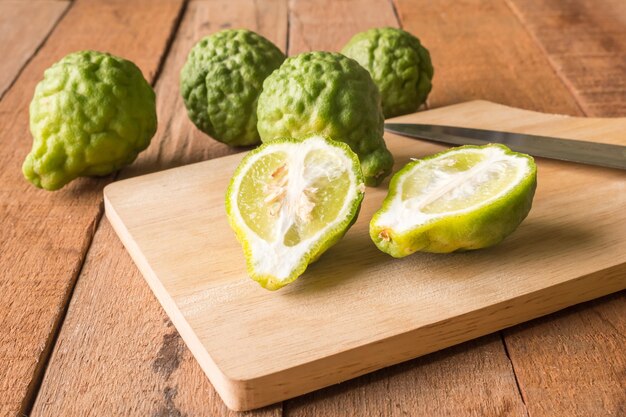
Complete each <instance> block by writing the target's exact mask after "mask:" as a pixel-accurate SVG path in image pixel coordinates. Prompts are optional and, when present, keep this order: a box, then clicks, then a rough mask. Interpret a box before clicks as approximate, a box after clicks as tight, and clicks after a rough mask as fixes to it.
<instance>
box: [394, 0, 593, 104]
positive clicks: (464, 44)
mask: <svg viewBox="0 0 626 417" xmlns="http://www.w3.org/2000/svg"><path fill="white" fill-rule="evenodd" d="M395 3H396V5H397V10H398V14H399V16H400V20H401V21H402V25H403V28H404V29H406V30H408V31H410V32H411V33H413V34H415V35H416V36H417V37H419V38H420V39H421V40H422V43H423V44H424V45H425V46H426V47H427V48H428V49H429V50H430V52H431V57H432V60H433V65H434V67H435V76H434V79H433V91H432V93H431V94H430V96H429V98H428V105H429V107H430V108H434V107H440V106H445V105H449V104H453V103H459V102H462V101H467V100H472V99H482V100H491V101H494V102H496V103H501V104H506V105H510V106H515V107H520V108H525V109H529V110H535V111H541V112H547V113H559V114H570V115H581V112H580V110H579V108H578V105H577V103H576V101H575V100H574V98H573V97H572V95H571V94H570V93H569V91H568V89H567V87H566V86H565V84H564V83H563V82H562V81H561V80H560V79H559V78H558V77H557V76H556V74H555V73H554V70H553V69H552V68H551V67H550V65H549V61H548V59H547V58H546V57H545V55H544V54H543V53H542V51H541V49H540V48H538V47H537V45H536V43H535V42H534V40H533V39H532V38H531V36H530V35H529V34H528V32H527V31H526V29H525V28H524V26H523V25H522V24H521V23H520V22H519V20H518V19H517V18H516V17H515V15H514V14H513V13H512V12H511V10H510V9H509V7H508V6H507V5H506V3H505V2H504V1H503V0H488V1H483V0H460V1H456V0H443V1H436V2H434V1H427V0H395Z"/></svg>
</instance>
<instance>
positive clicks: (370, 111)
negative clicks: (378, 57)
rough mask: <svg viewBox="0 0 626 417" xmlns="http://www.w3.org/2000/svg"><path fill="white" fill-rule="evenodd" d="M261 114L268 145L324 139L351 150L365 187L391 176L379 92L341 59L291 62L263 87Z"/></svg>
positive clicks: (314, 55) (323, 55)
mask: <svg viewBox="0 0 626 417" xmlns="http://www.w3.org/2000/svg"><path fill="white" fill-rule="evenodd" d="M257 113H258V117H259V123H258V128H259V133H260V134H261V139H262V140H263V142H269V141H272V140H275V139H277V138H283V137H292V138H302V137H306V136H308V135H311V134H319V135H323V136H327V137H330V138H332V139H334V140H339V141H342V142H345V143H347V144H348V145H350V148H352V150H353V151H354V152H355V153H356V154H357V155H358V156H359V159H360V161H361V169H362V170H363V175H364V176H365V184H367V185H378V184H379V183H380V182H381V181H382V180H383V178H385V177H386V176H387V175H389V173H390V172H391V167H392V166H393V157H392V156H391V153H389V151H388V150H387V147H386V146H385V141H384V139H383V123H384V117H383V114H382V110H381V107H380V95H379V93H378V89H377V88H376V85H375V84H374V82H373V81H372V78H371V77H370V75H369V74H368V72H367V71H366V70H365V69H363V67H361V66H360V65H359V64H358V63H357V62H356V61H354V60H352V59H350V58H346V57H345V56H343V55H341V54H338V53H330V52H309V53H304V54H300V55H297V56H294V57H291V58H289V59H287V60H286V61H285V62H284V63H283V65H281V67H280V68H279V69H278V70H276V71H274V72H273V73H272V74H271V75H270V76H269V77H267V79H266V80H265V82H264V83H263V91H262V93H261V95H260V96H259V104H258V107H257Z"/></svg>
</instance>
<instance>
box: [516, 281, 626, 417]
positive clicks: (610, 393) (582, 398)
mask: <svg viewBox="0 0 626 417" xmlns="http://www.w3.org/2000/svg"><path fill="white" fill-rule="evenodd" d="M625 275H626V273H625ZM624 279H626V278H624ZM625 305H626V292H624V291H622V292H620V293H618V294H614V295H611V296H608V297H605V298H603V299H599V300H596V301H592V302H589V303H587V304H583V305H580V306H576V307H572V308H570V309H568V310H565V311H563V312H560V313H557V314H555V315H553V316H550V317H546V318H545V319H540V320H537V321H534V322H531V323H528V324H524V325H521V326H517V327H515V328H513V329H510V330H506V331H505V335H506V344H507V346H508V349H509V352H510V355H511V360H512V361H513V365H514V367H515V371H516V373H517V376H518V379H519V381H520V387H521V390H522V393H523V395H524V398H525V400H526V405H527V407H528V411H529V414H530V415H531V416H537V417H544V416H545V417H548V416H554V415H562V416H573V417H577V416H580V417H583V416H622V415H626V352H625V351H624V349H625V348H624V347H625V346H626V314H625V312H626V308H624V306H625Z"/></svg>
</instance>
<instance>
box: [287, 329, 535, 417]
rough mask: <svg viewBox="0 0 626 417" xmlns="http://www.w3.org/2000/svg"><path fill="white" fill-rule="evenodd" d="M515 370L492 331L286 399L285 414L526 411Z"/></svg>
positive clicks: (517, 413) (499, 413)
mask: <svg viewBox="0 0 626 417" xmlns="http://www.w3.org/2000/svg"><path fill="white" fill-rule="evenodd" d="M511 374H512V371H511V364H510V362H509V361H508V359H507V357H506V355H503V354H502V342H501V339H500V336H499V335H497V334H493V335H489V336H486V337H483V338H481V339H477V340H473V341H471V342H467V343H464V344H461V345H457V346H455V347H452V348H449V349H446V350H442V351H439V352H436V353H433V354H431V355H428V356H424V357H422V358H419V359H416V360H413V361H411V362H408V363H403V364H400V365H396V366H393V367H390V368H385V369H382V370H380V371H378V372H374V373H371V374H368V375H364V376H362V377H360V378H357V379H354V380H351V381H347V382H345V383H342V384H340V385H336V386H333V387H329V388H326V389H323V390H320V391H315V392H313V393H311V394H307V395H304V396H302V397H299V398H295V399H293V400H291V401H285V403H284V406H283V407H284V415H285V416H289V417H317V416H374V415H375V416H385V417H395V416H397V417H401V416H404V417H406V416H466V415H476V416H487V415H494V416H526V415H527V414H526V413H525V410H524V407H523V405H522V404H521V401H520V399H519V396H517V395H515V393H516V391H517V388H516V387H515V381H514V380H513V378H511V377H510V375H511ZM498 375H499V376H500V378H498V377H497V376H498ZM470 376H471V378H470ZM477 398H478V399H480V400H477Z"/></svg>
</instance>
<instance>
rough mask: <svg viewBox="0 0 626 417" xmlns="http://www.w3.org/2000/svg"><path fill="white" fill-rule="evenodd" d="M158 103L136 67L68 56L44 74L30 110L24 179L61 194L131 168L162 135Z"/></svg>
mask: <svg viewBox="0 0 626 417" xmlns="http://www.w3.org/2000/svg"><path fill="white" fill-rule="evenodd" d="M154 98H155V97H154V91H153V90H152V88H151V87H150V85H149V84H148V83H147V82H146V80H145V79H144V78H143V76H142V75H141V71H140V70H139V68H137V66H135V64H133V63H132V62H130V61H127V60H125V59H122V58H119V57H116V56H113V55H109V54H107V53H102V52H96V51H82V52H75V53H72V54H69V55H67V56H66V57H64V58H63V59H61V60H60V61H59V62H57V63H55V64H54V65H52V66H51V67H50V68H48V69H47V70H46V71H45V73H44V77H43V80H41V81H40V82H39V84H38V85H37V88H36V89H35V95H34V97H33V100H32V101H31V103H30V131H31V133H32V135H33V148H32V150H31V152H30V153H29V154H28V156H27V157H26V160H25V161H24V164H23V166H22V170H23V172H24V176H25V177H26V179H27V180H28V181H30V182H32V183H33V184H34V185H36V186H37V187H40V188H44V189H46V190H57V189H59V188H61V187H63V186H64V185H65V184H67V183H68V182H70V181H72V180H73V179H75V178H77V177H81V176H90V175H106V174H110V173H111V172H113V171H116V170H117V169H119V168H121V167H122V166H124V165H127V164H129V163H131V162H132V161H134V160H135V158H136V157H137V154H138V153H139V152H141V151H142V150H144V149H145V148H146V147H147V146H148V145H149V144H150V140H151V139H152V136H154V133H155V132H156V128H157V116H156V106H155V100H154Z"/></svg>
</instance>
